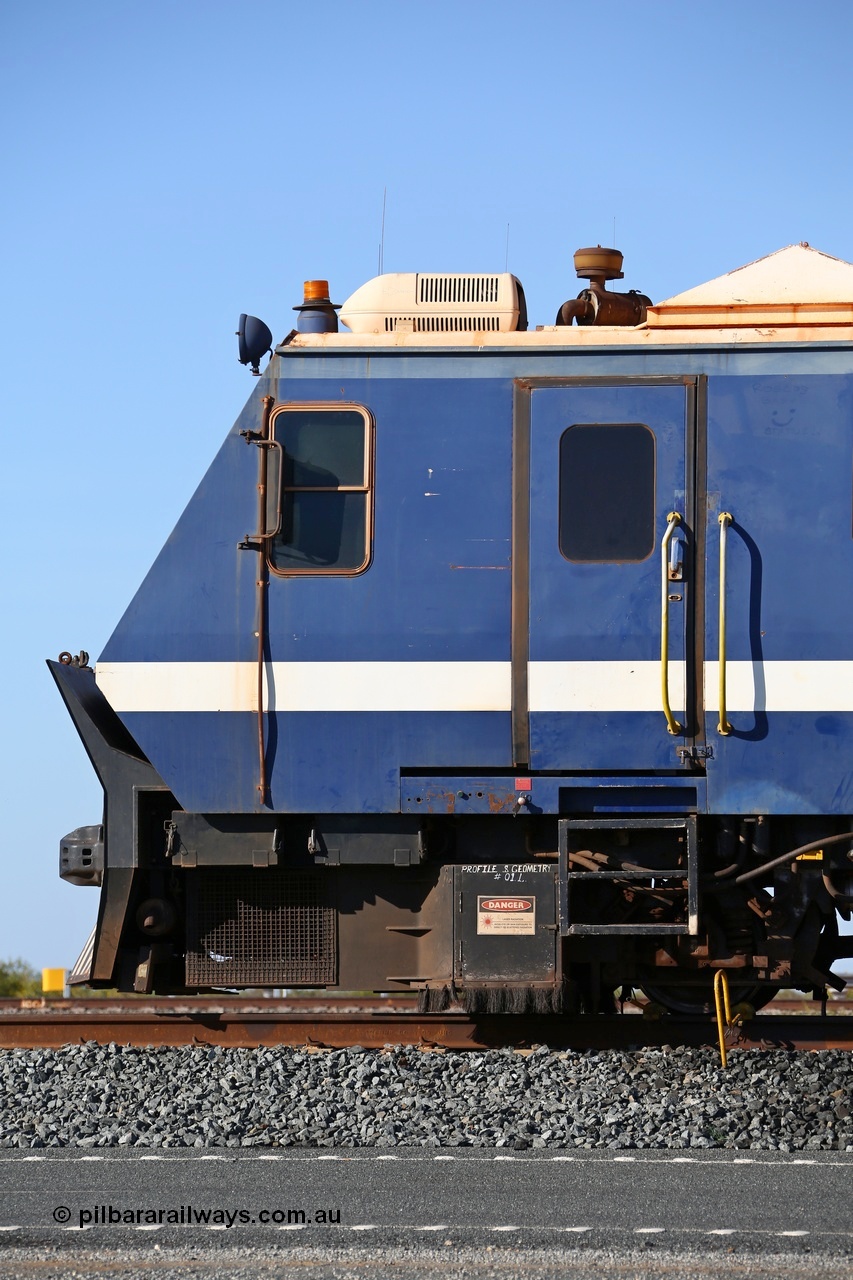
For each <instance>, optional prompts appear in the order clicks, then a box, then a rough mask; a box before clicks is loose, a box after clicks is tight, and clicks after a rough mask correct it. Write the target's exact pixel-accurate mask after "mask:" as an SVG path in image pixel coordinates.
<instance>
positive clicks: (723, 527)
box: [717, 511, 734, 738]
mask: <svg viewBox="0 0 853 1280" xmlns="http://www.w3.org/2000/svg"><path fill="white" fill-rule="evenodd" d="M718 521H719V525H720V624H719V632H720V663H719V666H720V723H719V724H718V725H717V733H719V734H722V736H723V737H724V738H725V737H727V736H728V735H729V734H730V733H731V731H732V726H731V725H730V724H729V718H728V716H727V714H726V536H727V534H728V529H729V525H730V524H733V523H734V516H732V515H731V514H730V513H729V512H728V511H722V512H721V513H720V515H719V516H718Z"/></svg>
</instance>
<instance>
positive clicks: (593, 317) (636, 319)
mask: <svg viewBox="0 0 853 1280" xmlns="http://www.w3.org/2000/svg"><path fill="white" fill-rule="evenodd" d="M574 262H575V271H576V273H577V276H578V278H579V279H580V280H588V281H589V288H587V289H583V290H582V291H581V292H580V293H579V294H578V296H577V297H576V298H572V299H570V301H568V302H564V303H563V305H562V306H561V307H560V310H559V311H558V312H557V319H556V321H555V324H558V325H568V324H571V323H572V322H573V321H574V322H575V323H577V324H609V325H637V324H642V323H643V321H644V320H645V318H646V308H647V307H650V306H651V305H652V300H651V298H647V297H646V295H645V294H644V293H638V292H637V290H636V289H631V290H629V291H628V293H614V292H611V290H609V289H608V288H607V286H606V282H607V281H608V280H621V279H622V277H623V275H624V272H623V271H622V254H621V253H620V252H619V250H618V249H603V248H602V247H601V245H600V244H599V245H596V246H595V248H589V249H578V251H577V253H576V254H575V258H574Z"/></svg>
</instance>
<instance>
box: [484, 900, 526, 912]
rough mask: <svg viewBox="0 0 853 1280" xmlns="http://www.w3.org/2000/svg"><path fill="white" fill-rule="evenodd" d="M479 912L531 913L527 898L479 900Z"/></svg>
mask: <svg viewBox="0 0 853 1280" xmlns="http://www.w3.org/2000/svg"><path fill="white" fill-rule="evenodd" d="M480 910H481V911H532V910H533V903H532V902H531V900H530V899H529V898H481V899H480Z"/></svg>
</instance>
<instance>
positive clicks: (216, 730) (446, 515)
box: [50, 244, 853, 1013]
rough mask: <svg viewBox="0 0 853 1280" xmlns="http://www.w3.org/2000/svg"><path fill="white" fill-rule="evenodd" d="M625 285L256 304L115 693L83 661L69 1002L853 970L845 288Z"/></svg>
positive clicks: (778, 281) (141, 599) (61, 679)
mask: <svg viewBox="0 0 853 1280" xmlns="http://www.w3.org/2000/svg"><path fill="white" fill-rule="evenodd" d="M621 267H622V257H621V254H619V253H618V252H617V251H615V250H612V249H602V248H600V247H599V248H593V249H584V250H581V251H580V252H579V253H578V254H576V256H575V268H576V271H577V274H578V276H579V277H580V278H581V279H582V280H585V281H586V282H587V283H586V287H585V288H584V289H583V291H582V292H581V293H580V295H579V296H578V297H577V298H575V299H572V300H571V301H568V302H566V303H564V304H563V305H562V306H561V307H560V309H559V312H558V314H557V318H556V323H554V324H548V325H541V326H537V327H536V328H535V329H529V328H528V326H527V317H526V308H525V301H524V294H523V291H522V288H521V285H520V283H519V281H518V280H517V279H516V278H515V277H514V276H512V275H509V274H491V275H489V274H486V275H476V274H450V275H442V274H388V275H381V276H379V277H377V278H376V279H374V280H371V281H370V282H369V283H368V284H366V285H364V286H363V287H361V288H359V289H358V290H357V291H356V292H355V293H354V294H353V295H352V296H351V297H350V298H349V300H348V301H347V302H345V303H344V304H343V305H342V306H338V305H337V304H335V303H332V302H331V301H330V296H329V290H328V285H327V284H326V282H325V281H316V280H315V281H309V282H308V283H307V284H306V288H305V300H304V302H303V303H302V304H301V305H300V306H298V307H296V308H295V310H296V312H297V313H298V323H297V328H296V330H295V331H294V332H292V333H290V334H289V335H288V336H287V337H286V338H285V339H284V341H283V342H281V343H280V344H278V345H277V346H274V347H273V346H272V339H271V334H270V332H269V330H268V329H267V328H266V326H265V325H264V324H263V323H262V322H261V321H259V320H257V319H255V318H254V317H246V316H243V317H241V324H240V331H239V338H240V358H241V360H242V361H243V363H246V364H251V365H252V366H253V372H254V373H255V374H257V375H258V380H257V383H256V384H255V386H254V391H253V394H252V395H251V396H250V398H249V400H248V403H247V404H246V406H245V408H244V409H243V411H242V412H241V414H240V416H239V418H238V419H237V422H236V423H235V425H234V427H233V429H232V430H231V431H230V433H229V434H228V436H227V437H226V439H225V442H224V444H223V445H222V447H221V449H220V451H219V453H218V454H217V455H216V457H215V458H214V460H213V462H212V464H211V466H210V469H209V470H208V472H207V474H206V475H205V477H204V479H203V480H202V481H201V484H200V486H199V488H198V490H197V491H196V493H195V495H194V496H193V497H192V499H191V500H190V503H189V505H188V507H187V508H186V510H185V511H184V514H183V515H182V516H181V517H180V519H179V520H178V523H177V525H176V527H175V529H174V532H173V533H172V535H171V537H170V538H169V540H168V542H167V543H166V545H165V547H164V548H163V550H162V551H161V552H160V554H159V556H158V557H157V559H156V560H155V562H154V564H153V566H152V568H151V570H150V572H149V573H148V576H147V577H146V578H145V581H144V582H143V583H142V585H141V586H140V588H139V590H138V591H137V593H136V595H135V597H134V598H133V601H132V603H131V604H130V606H129V608H128V610H127V612H126V613H125V615H124V617H123V618H122V620H121V621H120V622H119V624H118V627H117V628H116V630H115V632H114V634H113V635H112V637H111V638H110V640H109V642H108V643H107V646H106V648H105V650H104V652H103V654H102V655H101V658H100V661H99V662H98V663H97V665H96V666H95V668H94V670H92V669H90V667H89V664H88V659H87V657H86V655H85V654H81V655H79V656H78V657H77V658H72V657H71V655H70V654H68V653H64V654H63V655H62V656H61V658H60V660H59V661H58V662H52V663H50V667H51V670H52V673H53V675H54V677H55V679H56V682H57V684H58V686H59V688H60V691H61V693H62V696H63V698H64V700H65V702H66V704H67V707H68V710H69V712H70V713H71V716H72V717H73V719H74V722H75V724H76V726H77V728H78V730H79V733H80V736H81V738H82V740H83V742H84V744H85V747H86V750H87V752H88V754H89V756H90V757H91V760H92V763H93V765H94V767H95V769H96V771H97V773H98V775H99V777H100V780H101V782H102V784H103V787H104V791H105V797H106V803H105V813H104V818H103V822H102V823H101V824H98V825H93V826H88V827H82V828H79V829H77V830H76V831H74V832H72V833H71V834H70V835H69V836H67V837H66V838H65V839H64V840H63V841H62V842H61V875H62V876H63V877H64V878H65V879H67V880H70V881H71V882H73V883H86V884H99V885H100V887H101V896H100V908H99V913H98V920H97V925H96V928H95V930H94V932H93V935H92V937H91V938H90V940H89V943H88V944H87V947H86V948H85V949H84V952H83V955H82V956H81V958H80V960H79V961H78V963H77V966H76V969H75V972H74V979H75V981H86V982H90V983H91V984H92V985H93V986H95V987H98V986H117V987H119V988H121V989H126V990H135V991H142V992H146V991H154V990H156V991H160V992H178V991H204V990H209V989H212V988H221V987H245V986H251V987H299V986H306V987H313V988H319V987H325V988H329V989H332V990H334V989H339V990H379V991H388V992H419V993H420V1001H421V1007H422V1008H423V1009H426V1010H434V1009H440V1008H443V1007H444V1006H445V1005H446V1004H447V1003H448V1002H455V1001H459V1002H460V1003H461V1004H462V1005H463V1006H464V1007H466V1008H468V1009H471V1010H475V1011H477V1010H489V1011H494V1012H501V1011H506V1012H512V1011H522V1010H531V1011H550V1010H553V1011H555V1012H559V1011H564V1012H572V1011H575V1010H578V1009H580V1010H586V1011H589V1012H594V1011H596V1010H598V1011H606V1010H607V1009H608V1008H611V1007H612V1003H613V996H614V992H615V991H616V990H617V989H618V988H620V987H621V988H623V989H626V988H634V987H637V988H640V989H642V990H644V991H645V992H647V993H648V994H649V996H650V997H651V998H652V999H654V1000H655V1001H658V1002H659V1003H660V1004H662V1005H663V1006H665V1007H666V1008H668V1009H670V1010H671V1011H673V1012H675V1013H680V1012H681V1013H689V1012H690V1011H694V1010H698V1009H701V1008H704V1007H706V1006H707V1003H708V998H709V994H710V990H711V986H712V979H713V976H714V973H715V971H716V970H718V969H726V970H728V971H729V979H730V983H731V986H732V990H733V995H734V996H735V997H736V998H739V999H741V1000H747V1001H750V1002H752V1003H754V1004H755V1005H759V1004H761V1003H762V1002H764V1001H766V1000H767V999H769V998H770V997H771V996H772V994H773V993H774V992H775V991H776V990H777V989H778V988H779V987H780V986H786V987H788V986H792V987H798V988H801V989H803V990H810V991H815V992H816V993H821V994H823V993H824V991H825V989H826V987H827V985H829V986H832V987H837V988H840V987H842V986H843V982H842V981H841V980H840V979H839V978H838V977H837V976H836V975H835V974H834V973H833V972H832V966H833V963H834V962H836V961H837V960H838V959H839V958H841V957H844V956H849V955H850V954H851V952H853V947H851V941H853V940H851V939H850V938H849V937H848V936H845V935H843V934H842V935H841V936H839V926H838V918H839V916H840V917H841V918H843V919H849V916H850V908H851V906H853V852H851V849H853V592H851V582H853V265H851V264H849V263H846V262H842V261H840V260H838V259H836V258H832V257H829V256H828V255H826V254H824V253H820V252H817V251H816V250H814V249H812V248H810V247H809V246H808V245H807V244H799V245H792V246H790V247H789V248H786V249H782V250H780V251H778V252H776V253H773V254H771V255H770V256H769V257H766V258H763V259H761V260H760V261H758V262H754V263H752V264H750V265H748V266H745V267H741V268H740V269H738V270H736V271H732V272H731V273H730V274H728V275H724V276H721V277H720V278H718V279H715V280H712V281H711V282H710V283H707V284H703V285H700V286H698V287H697V288H693V289H689V290H688V291H687V292H686V293H682V294H679V295H678V296H677V297H673V298H670V299H669V300H668V301H665V302H662V303H659V304H658V305H652V303H651V301H650V300H649V299H648V298H646V297H645V296H644V295H642V294H639V293H637V292H619V291H618V289H617V288H611V287H610V285H611V282H613V281H614V280H619V279H620V278H621V276H622V272H621ZM339 310H340V312H341V314H340V317H338V315H337V312H338V311H339ZM339 319H340V321H341V322H342V323H343V324H345V325H346V327H347V329H348V332H346V333H344V332H340V331H339V329H338V321H339ZM269 350H271V358H270V359H269V361H268V363H267V364H266V367H265V368H264V369H263V371H262V372H260V371H259V364H260V362H261V361H262V359H264V358H265V356H266V354H267V351H269Z"/></svg>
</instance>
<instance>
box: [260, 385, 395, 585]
mask: <svg viewBox="0 0 853 1280" xmlns="http://www.w3.org/2000/svg"><path fill="white" fill-rule="evenodd" d="M293 413H297V414H303V415H304V414H306V413H357V414H360V415H361V418H362V420H363V422H364V473H363V483H362V484H360V485H352V484H338V485H305V484H292V485H286V484H285V483H284V467H283V466H282V465H281V462H283V460H284V457H285V451H284V446H283V445H282V444H281V442H280V441H278V440H277V439H276V422H277V420H278V419H279V418H283V417H284V416H285V415H286V414H293ZM375 437H376V423H375V420H374V418H373V415H372V413H371V412H370V410H369V409H367V408H366V407H365V406H364V405H362V404H355V403H353V402H352V401H342V400H312V401H299V400H294V401H282V402H281V403H279V404H277V405H276V406H275V408H274V409H273V411H272V413H271V414H270V426H269V439H270V441H271V442H272V443H273V445H274V448H275V451H276V452H277V453H279V456H280V464H279V471H278V492H277V495H276V499H277V502H276V510H277V511H278V512H279V513H281V515H282V517H283V513H284V510H285V502H286V498H287V494H289V493H363V494H364V495H365V511H364V544H365V545H364V559H363V560H362V562H361V564H359V565H357V566H356V567H354V568H347V569H336V568H334V567H331V568H326V569H324V568H322V567H321V566H318V565H305V566H290V567H288V568H286V569H285V568H279V567H278V566H277V565H276V564H275V562H274V560H273V543H274V541H275V538H274V537H271V538H269V540H268V542H267V549H266V560H267V565H268V567H269V570H270V573H272V574H275V576H276V577H278V578H303V577H306V576H309V577H335V578H354V577H357V576H358V574H361V573H364V572H365V571H366V570H367V569H368V568H369V567H370V564H371V562H372V560H373V508H374V504H373V466H374V446H375Z"/></svg>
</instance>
